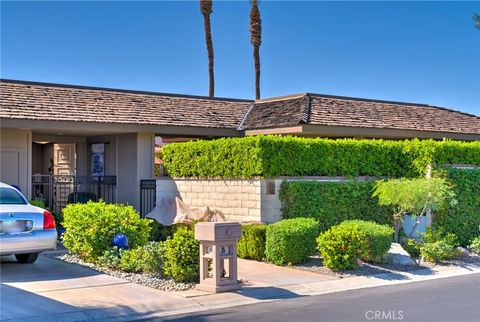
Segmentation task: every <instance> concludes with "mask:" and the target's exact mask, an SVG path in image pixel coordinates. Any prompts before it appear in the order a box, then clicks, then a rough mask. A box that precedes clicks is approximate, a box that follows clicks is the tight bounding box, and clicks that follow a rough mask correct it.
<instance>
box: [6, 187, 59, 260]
mask: <svg viewBox="0 0 480 322" xmlns="http://www.w3.org/2000/svg"><path fill="white" fill-rule="evenodd" d="M56 246H57V230H56V229H55V220H54V218H53V216H52V214H51V213H50V212H49V211H47V210H45V209H42V208H39V207H35V206H32V205H30V204H29V202H28V200H27V198H25V197H24V196H23V195H22V193H21V192H20V191H18V190H17V189H16V188H14V187H12V186H10V185H7V184H4V183H1V182H0V255H2V256H3V255H12V254H14V255H15V257H16V258H17V261H18V262H20V263H33V262H35V261H36V260H37V257H38V254H39V253H40V252H42V251H46V250H54V249H55V248H56Z"/></svg>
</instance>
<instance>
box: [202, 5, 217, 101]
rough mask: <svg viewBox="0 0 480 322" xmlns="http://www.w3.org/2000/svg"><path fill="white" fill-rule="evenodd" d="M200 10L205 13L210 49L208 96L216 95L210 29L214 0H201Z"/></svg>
mask: <svg viewBox="0 0 480 322" xmlns="http://www.w3.org/2000/svg"><path fill="white" fill-rule="evenodd" d="M200 12H201V13H202V15H203V27H204V28H205V41H206V42H207V51H208V78H209V86H208V96H210V97H213V96H215V80H214V75H213V42H212V31H211V29H210V14H211V13H212V0H200Z"/></svg>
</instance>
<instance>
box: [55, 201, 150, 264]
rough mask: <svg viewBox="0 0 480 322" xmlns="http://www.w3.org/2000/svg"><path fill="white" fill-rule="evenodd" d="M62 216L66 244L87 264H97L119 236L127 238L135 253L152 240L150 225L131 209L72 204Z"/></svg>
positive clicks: (102, 204)
mask: <svg viewBox="0 0 480 322" xmlns="http://www.w3.org/2000/svg"><path fill="white" fill-rule="evenodd" d="M63 214H64V221H63V226H64V227H65V228H66V232H65V233H64V234H63V236H62V239H63V244H64V245H65V247H67V248H68V250H69V251H70V252H72V253H76V254H78V255H79V256H80V257H82V258H83V259H84V260H86V261H91V262H95V260H96V259H97V258H98V257H99V256H101V255H103V253H104V252H105V251H106V250H108V249H109V248H110V247H111V243H112V238H113V236H115V234H117V233H123V234H125V235H126V236H127V238H128V244H129V246H130V248H132V249H133V248H136V247H138V246H143V245H145V244H146V243H147V241H148V237H149V236H150V230H151V228H150V226H149V224H148V221H147V220H146V219H141V218H140V215H139V214H138V212H136V211H135V209H134V208H133V207H132V206H127V205H119V204H106V203H105V202H103V201H99V202H92V201H89V202H88V203H86V204H69V205H67V206H66V207H65V208H64V209H63Z"/></svg>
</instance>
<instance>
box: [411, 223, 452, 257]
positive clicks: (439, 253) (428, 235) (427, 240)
mask: <svg viewBox="0 0 480 322" xmlns="http://www.w3.org/2000/svg"><path fill="white" fill-rule="evenodd" d="M420 239H421V244H420V246H419V248H420V256H421V257H422V258H423V259H424V260H425V261H428V262H439V261H442V260H447V259H452V258H455V257H456V256H458V253H459V252H458V250H457V249H456V246H457V245H458V244H457V236H455V235H454V234H452V233H445V232H444V231H442V230H438V229H437V230H436V229H430V228H427V230H426V231H425V233H424V234H422V235H421V236H420Z"/></svg>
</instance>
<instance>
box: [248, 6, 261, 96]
mask: <svg viewBox="0 0 480 322" xmlns="http://www.w3.org/2000/svg"><path fill="white" fill-rule="evenodd" d="M258 2H259V1H258V0H250V4H251V10H250V42H251V44H252V45H253V60H254V63H255V99H260V46H261V44H262V19H261V18H260V10H259V9H258Z"/></svg>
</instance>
